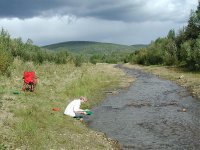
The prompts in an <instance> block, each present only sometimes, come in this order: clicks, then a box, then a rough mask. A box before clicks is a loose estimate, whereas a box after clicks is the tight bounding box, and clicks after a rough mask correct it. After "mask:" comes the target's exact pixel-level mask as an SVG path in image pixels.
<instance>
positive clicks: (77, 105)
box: [74, 103, 86, 114]
mask: <svg viewBox="0 0 200 150" xmlns="http://www.w3.org/2000/svg"><path fill="white" fill-rule="evenodd" d="M80 105H81V104H80V103H78V104H76V105H75V106H74V112H75V113H81V114H86V112H85V111H84V110H83V109H80Z"/></svg>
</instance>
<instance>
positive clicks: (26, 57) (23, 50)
mask: <svg viewBox="0 0 200 150" xmlns="http://www.w3.org/2000/svg"><path fill="white" fill-rule="evenodd" d="M14 58H18V59H20V60H23V61H24V62H27V61H32V62H33V63H35V64H42V63H44V62H54V63H56V64H66V63H74V64H75V65H76V66H80V65H81V63H82V62H83V60H81V59H83V58H82V57H80V56H73V55H71V54H70V53H69V52H67V51H59V52H54V51H50V50H47V49H43V48H41V47H39V46H36V45H33V42H32V40H30V39H28V40H27V41H26V42H25V43H24V42H23V41H22V39H21V38H14V39H11V36H10V34H9V33H8V32H7V31H6V30H4V29H2V30H1V32H0V74H4V73H6V72H7V71H9V67H10V66H11V65H12V63H13V60H14Z"/></svg>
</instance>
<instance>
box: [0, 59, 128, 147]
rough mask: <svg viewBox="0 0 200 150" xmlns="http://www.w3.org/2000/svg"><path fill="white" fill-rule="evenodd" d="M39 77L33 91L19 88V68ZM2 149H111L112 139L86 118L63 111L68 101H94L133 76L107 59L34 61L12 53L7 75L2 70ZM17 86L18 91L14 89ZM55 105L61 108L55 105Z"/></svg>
mask: <svg viewBox="0 0 200 150" xmlns="http://www.w3.org/2000/svg"><path fill="white" fill-rule="evenodd" d="M25 70H26V71H31V70H34V71H35V72H36V75H37V77H38V81H39V82H38V84H37V86H36V90H35V92H22V90H21V89H22V85H23V80H22V75H23V71H25ZM0 80H1V83H0V150H5V149H22V150H23V149H28V150H36V149H37V150H45V149H48V150H49V149H55V150H58V149H115V148H116V143H115V142H114V141H112V140H110V139H107V138H106V137H105V135H104V134H103V133H99V132H96V131H92V130H90V129H88V128H87V127H86V125H85V124H84V123H81V122H80V121H78V120H76V119H73V118H71V117H68V116H64V115H63V112H64V109H65V107H66V106H67V104H68V103H69V102H70V101H71V100H72V99H73V98H77V97H80V96H81V95H83V96H86V97H88V99H89V102H88V103H87V104H85V105H84V106H83V108H91V107H92V106H95V105H97V104H98V103H99V102H101V101H102V100H103V98H104V97H105V95H106V94H105V93H106V92H105V91H107V90H109V91H110V90H114V89H115V88H120V87H126V86H127V85H128V83H129V82H131V81H132V80H131V78H129V77H127V76H126V75H125V74H124V73H123V72H122V71H121V70H119V69H116V68H114V67H113V65H108V64H97V65H91V64H84V65H83V66H82V67H78V68H77V67H75V66H74V65H71V64H67V65H55V64H50V63H46V64H43V65H34V64H32V63H31V62H29V63H23V62H22V61H20V60H18V59H15V61H14V65H13V67H12V73H11V76H10V77H5V76H0ZM17 92H19V94H16V93H17ZM54 107H58V108H60V111H53V110H52V108H54Z"/></svg>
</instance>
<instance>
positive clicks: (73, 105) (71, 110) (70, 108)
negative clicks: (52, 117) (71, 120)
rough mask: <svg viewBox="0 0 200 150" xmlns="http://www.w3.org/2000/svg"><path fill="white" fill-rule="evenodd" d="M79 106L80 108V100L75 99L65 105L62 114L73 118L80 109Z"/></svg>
mask: <svg viewBox="0 0 200 150" xmlns="http://www.w3.org/2000/svg"><path fill="white" fill-rule="evenodd" d="M80 106H81V100H80V99H75V100H73V101H71V102H70V103H69V104H68V105H67V107H66V109H65V111H64V114H65V115H68V116H71V117H74V116H75V115H76V114H75V112H76V111H78V110H79V109H80Z"/></svg>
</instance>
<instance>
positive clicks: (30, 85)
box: [22, 71, 37, 92]
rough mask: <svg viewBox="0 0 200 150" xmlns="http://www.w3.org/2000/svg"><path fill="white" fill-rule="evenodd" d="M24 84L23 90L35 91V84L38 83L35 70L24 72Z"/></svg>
mask: <svg viewBox="0 0 200 150" xmlns="http://www.w3.org/2000/svg"><path fill="white" fill-rule="evenodd" d="M23 79H24V85H23V88H22V89H23V90H24V91H25V90H26V89H28V90H30V91H32V92H33V91H34V89H35V86H36V84H37V77H36V76H35V72H34V71H31V72H27V71H25V72H24V76H23Z"/></svg>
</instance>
